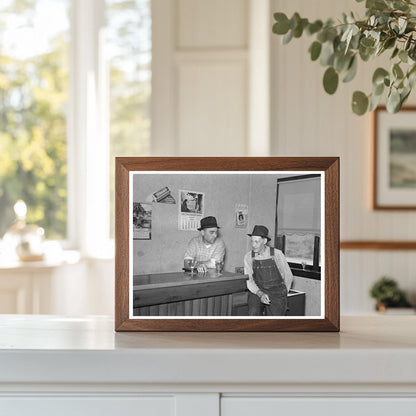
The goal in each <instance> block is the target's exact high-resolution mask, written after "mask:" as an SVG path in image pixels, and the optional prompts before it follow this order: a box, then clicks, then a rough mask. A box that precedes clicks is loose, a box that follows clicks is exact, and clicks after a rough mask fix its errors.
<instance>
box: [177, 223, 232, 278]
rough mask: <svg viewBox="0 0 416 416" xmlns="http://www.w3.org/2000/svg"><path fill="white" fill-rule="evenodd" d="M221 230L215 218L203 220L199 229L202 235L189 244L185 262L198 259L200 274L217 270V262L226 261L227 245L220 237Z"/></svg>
mask: <svg viewBox="0 0 416 416" xmlns="http://www.w3.org/2000/svg"><path fill="white" fill-rule="evenodd" d="M219 228H220V227H218V224H217V219H216V218H215V217H205V218H202V220H201V226H200V227H199V228H198V230H199V231H200V232H201V233H200V235H199V236H198V237H195V238H193V239H192V240H191V241H189V243H188V247H187V249H186V252H185V256H184V260H192V259H196V261H197V267H198V272H205V271H206V270H207V269H211V268H215V262H216V261H218V262H222V261H223V260H224V255H225V244H224V241H223V240H222V239H221V238H219V237H218V229H219Z"/></svg>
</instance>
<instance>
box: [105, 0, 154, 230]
mask: <svg viewBox="0 0 416 416" xmlns="http://www.w3.org/2000/svg"><path fill="white" fill-rule="evenodd" d="M150 6H151V5H150V0H134V1H126V0H107V8H106V27H107V57H108V65H109V78H110V196H109V197H110V209H111V211H110V212H111V215H110V221H111V222H110V230H111V231H110V234H111V236H112V237H113V236H114V221H113V220H112V219H113V218H114V158H115V157H116V156H145V155H148V154H149V145H150V140H149V138H150V95H151V67H150V65H151V56H152V55H151V50H152V38H151V35H152V29H151V7H150Z"/></svg>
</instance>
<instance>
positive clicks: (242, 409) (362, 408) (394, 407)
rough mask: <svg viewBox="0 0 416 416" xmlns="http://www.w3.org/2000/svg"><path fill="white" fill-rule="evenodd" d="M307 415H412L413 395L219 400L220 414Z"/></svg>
mask: <svg viewBox="0 0 416 416" xmlns="http://www.w3.org/2000/svg"><path fill="white" fill-rule="evenodd" d="M255 414H265V415H281V414H283V415H308V416H334V415H337V416H351V415H365V416H391V415H394V414H399V415H401V416H414V415H415V414H416V399H415V398H400V399H399V398H389V399H384V398H368V397H366V398H356V397H353V398H351V397H350V398H330V397H320V398H302V397H292V398H283V397H279V398H275V397H255V398H254V397H251V398H248V397H245V398H243V397H240V398H230V397H225V398H223V399H222V401H221V416H253V415H255Z"/></svg>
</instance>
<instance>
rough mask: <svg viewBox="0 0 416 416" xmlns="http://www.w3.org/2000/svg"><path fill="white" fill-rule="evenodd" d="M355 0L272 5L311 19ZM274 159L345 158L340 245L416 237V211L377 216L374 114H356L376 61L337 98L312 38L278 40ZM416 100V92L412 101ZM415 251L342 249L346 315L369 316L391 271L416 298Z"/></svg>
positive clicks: (345, 8)
mask: <svg viewBox="0 0 416 416" xmlns="http://www.w3.org/2000/svg"><path fill="white" fill-rule="evenodd" d="M363 4H364V3H361V4H357V3H356V2H355V1H351V0H337V1H333V0H314V1H310V0H290V1H285V0H272V11H273V12H276V11H283V12H285V13H287V14H289V15H291V14H292V13H293V12H294V11H298V12H299V13H300V15H301V16H302V17H303V16H305V17H308V18H310V19H315V18H322V19H326V18H327V17H333V18H336V17H337V16H341V14H342V12H349V11H351V10H361V12H359V13H358V15H361V16H363V15H364V13H363V12H362V10H363ZM271 37H272V44H271V45H272V50H271V54H272V71H271V76H272V85H271V91H272V94H271V97H272V111H271V114H272V117H271V119H272V125H271V131H272V138H271V148H272V155H278V156H318V155H319V156H321V155H322V156H340V158H341V187H340V188H341V195H340V199H341V240H393V241H394V240H415V239H416V238H415V237H416V212H415V211H409V212H394V211H392V212H387V211H385V212H383V211H378V212H375V211H372V210H371V207H370V196H371V194H372V187H371V180H372V148H371V141H372V135H371V134H372V128H371V126H372V123H371V115H370V114H367V115H365V116H362V117H358V116H356V115H353V114H352V112H351V107H350V103H351V95H352V92H353V91H355V90H357V89H358V90H363V91H366V92H367V93H369V92H370V90H371V76H372V72H373V70H374V68H375V67H376V66H378V65H381V62H382V61H381V58H379V60H378V61H376V62H370V63H367V64H366V63H362V62H360V63H359V68H358V72H359V76H357V78H356V79H355V80H353V81H352V82H351V83H349V84H342V83H341V84H340V86H339V90H338V91H337V92H336V94H335V95H334V96H329V95H327V94H326V93H325V92H324V90H323V88H322V81H321V80H322V76H323V73H324V70H325V69H324V68H323V67H321V66H320V65H319V64H318V63H316V62H311V61H310V58H309V54H308V52H307V50H308V47H309V45H310V44H311V43H312V39H311V38H309V37H303V38H301V39H294V40H292V41H291V43H290V44H289V45H282V44H281V39H280V37H277V36H275V35H272V36H271ZM410 103H415V95H414V94H413V96H411V97H410V100H409V104H410ZM414 258H415V252H414V251H407V252H406V251H403V252H391V251H378V252H377V251H341V313H342V314H363V313H370V312H371V311H372V310H373V301H372V300H371V299H370V297H369V296H368V289H369V287H370V286H371V283H372V282H374V281H375V280H377V279H378V278H379V277H381V276H382V275H384V274H389V275H390V276H392V277H394V278H395V279H397V280H398V282H399V284H400V286H402V288H403V289H405V290H407V291H408V292H410V294H411V296H412V297H413V298H414V297H415V295H416V276H415V273H414V270H415V267H414V266H415V264H414V262H415V260H414Z"/></svg>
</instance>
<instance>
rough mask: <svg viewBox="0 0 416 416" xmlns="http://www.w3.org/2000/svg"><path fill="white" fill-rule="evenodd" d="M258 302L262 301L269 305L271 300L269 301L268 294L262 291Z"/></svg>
mask: <svg viewBox="0 0 416 416" xmlns="http://www.w3.org/2000/svg"><path fill="white" fill-rule="evenodd" d="M260 302H261V303H264V304H265V305H270V304H271V301H270V298H269V295H266V294H265V293H263V295H262V296H261V298H260Z"/></svg>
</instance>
